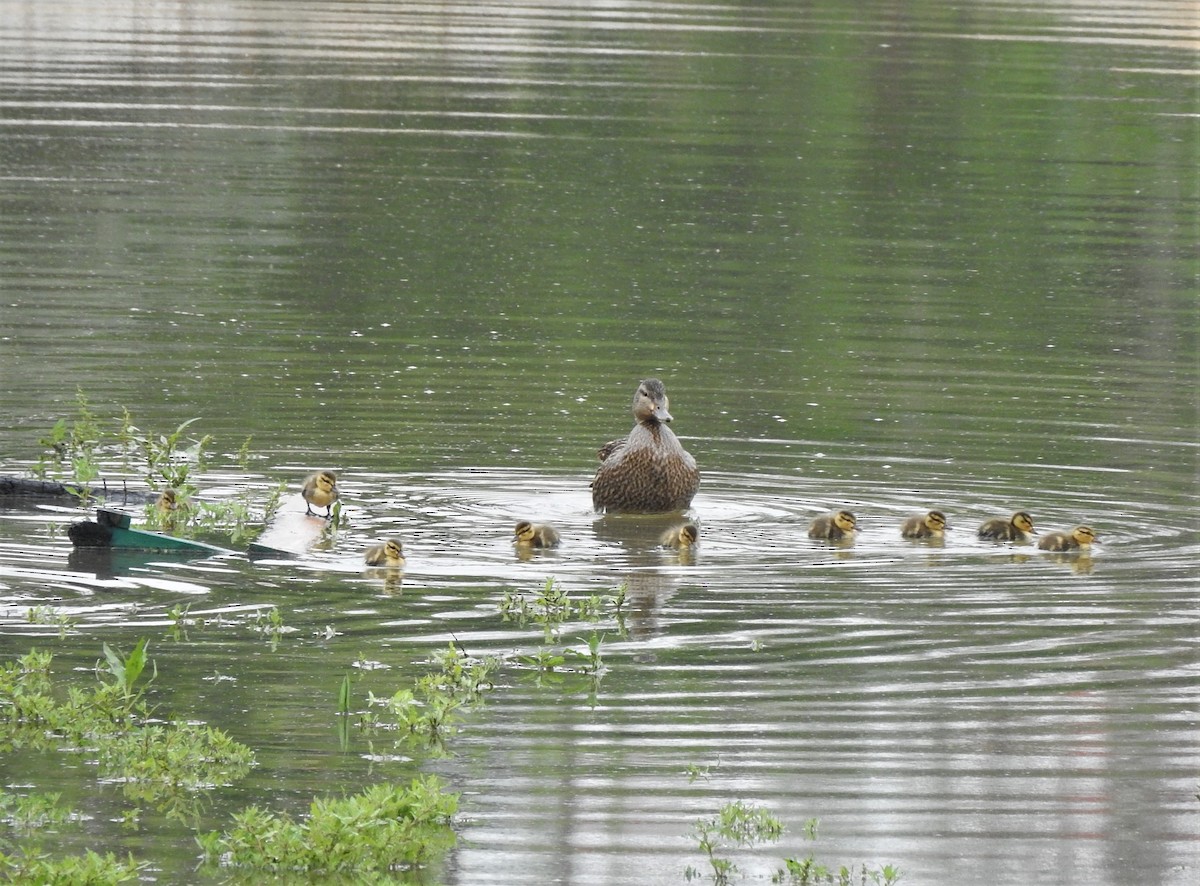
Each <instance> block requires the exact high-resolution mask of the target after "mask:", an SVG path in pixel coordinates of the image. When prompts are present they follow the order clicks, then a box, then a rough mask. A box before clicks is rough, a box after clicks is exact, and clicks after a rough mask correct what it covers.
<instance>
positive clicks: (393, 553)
mask: <svg viewBox="0 0 1200 886" xmlns="http://www.w3.org/2000/svg"><path fill="white" fill-rule="evenodd" d="M365 559H366V562H367V565H368V566H403V565H404V545H402V544H401V543H400V539H398V538H389V539H388V540H387V541H385V542H384V543H383V544H379V545H372V546H371V547H369V548H367V554H366V557H365Z"/></svg>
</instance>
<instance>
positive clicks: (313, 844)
mask: <svg viewBox="0 0 1200 886" xmlns="http://www.w3.org/2000/svg"><path fill="white" fill-rule="evenodd" d="M457 811H458V794H453V793H447V792H446V791H445V790H444V789H443V787H442V783H441V781H440V780H439V779H438V778H437V777H436V776H427V777H419V778H415V779H413V781H412V782H411V783H410V784H409V785H408V786H406V787H405V786H400V785H394V784H379V785H375V786H374V787H370V788H367V789H366V790H364V791H362V792H361V793H358V794H354V795H351V796H348V797H342V798H338V799H322V798H317V799H315V800H313V802H312V805H311V806H310V807H309V811H308V815H307V816H306V817H305V818H303V819H301V820H296V819H293V818H292V817H291V816H289V815H287V814H279V813H273V812H270V811H268V810H266V809H263V808H261V807H259V806H250V807H247V808H246V809H244V810H242V811H241V812H240V813H238V814H237V815H236V816H235V817H234V822H233V827H232V828H230V829H229V830H228V831H226V832H224V833H217V832H215V831H214V832H211V833H207V834H202V835H200V836H198V837H197V838H196V841H197V843H198V844H199V845H200V848H201V850H202V851H203V854H204V860H205V862H206V863H208V864H219V865H221V866H225V867H233V868H242V869H253V870H255V871H260V872H264V873H300V874H305V875H308V876H313V875H325V876H329V875H342V876H345V875H356V876H361V875H366V874H370V873H382V872H386V871H394V870H400V869H404V868H409V867H413V866H417V865H421V864H424V863H426V862H428V861H429V860H431V859H434V858H437V857H439V856H441V855H442V854H444V853H445V852H446V850H448V849H449V848H450V847H451V846H452V845H453V844H454V840H455V836H454V831H453V830H452V829H451V827H450V821H451V818H452V817H453V816H454V814H455V812H457Z"/></svg>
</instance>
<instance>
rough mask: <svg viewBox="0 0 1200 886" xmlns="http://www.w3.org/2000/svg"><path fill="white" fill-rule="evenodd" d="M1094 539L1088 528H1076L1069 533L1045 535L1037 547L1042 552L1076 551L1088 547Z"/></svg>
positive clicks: (1095, 537)
mask: <svg viewBox="0 0 1200 886" xmlns="http://www.w3.org/2000/svg"><path fill="white" fill-rule="evenodd" d="M1096 539H1097V535H1096V533H1095V532H1094V531H1093V530H1092V528H1091V527H1090V526H1076V527H1075V528H1074V529H1072V530H1071V531H1070V532H1049V533H1047V534H1046V535H1044V536H1042V540H1041V541H1039V542H1038V547H1039V548H1041V549H1042V550H1043V551H1077V550H1079V549H1081V548H1083V549H1086V548H1088V547H1090V546H1091V544H1092V542H1094V541H1096Z"/></svg>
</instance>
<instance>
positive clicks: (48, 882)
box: [0, 848, 148, 886]
mask: <svg viewBox="0 0 1200 886" xmlns="http://www.w3.org/2000/svg"><path fill="white" fill-rule="evenodd" d="M146 867H148V865H147V864H146V863H145V862H139V861H135V860H134V858H133V856H132V855H127V856H126V857H125V858H124V859H120V858H117V857H116V856H115V855H113V854H112V853H111V852H108V853H105V854H104V855H100V854H99V853H97V852H93V851H92V850H91V849H89V850H87V851H86V852H85V853H84V854H83V855H77V856H68V857H66V858H51V857H50V856H48V855H45V854H43V853H42V852H40V851H39V850H37V849H36V848H27V849H25V850H23V851H22V852H21V853H20V854H16V855H6V854H5V853H3V852H0V876H2V877H3V878H4V879H5V880H7V881H8V882H10V883H37V884H39V886H110V884H114V883H131V882H136V881H137V880H138V879H139V875H140V874H141V872H142V871H143V870H144V869H145V868H146Z"/></svg>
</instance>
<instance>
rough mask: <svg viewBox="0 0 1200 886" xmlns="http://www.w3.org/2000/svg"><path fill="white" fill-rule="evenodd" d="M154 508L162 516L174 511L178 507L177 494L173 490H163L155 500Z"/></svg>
mask: <svg viewBox="0 0 1200 886" xmlns="http://www.w3.org/2000/svg"><path fill="white" fill-rule="evenodd" d="M154 507H156V508H157V509H158V510H160V511H162V512H163V513H164V514H166V513H169V512H170V511H174V510H176V509H177V508H178V507H179V493H178V492H176V491H175V490H174V489H164V490H163V491H162V492H160V493H159V495H158V498H157V499H156V500H155V502H154Z"/></svg>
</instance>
